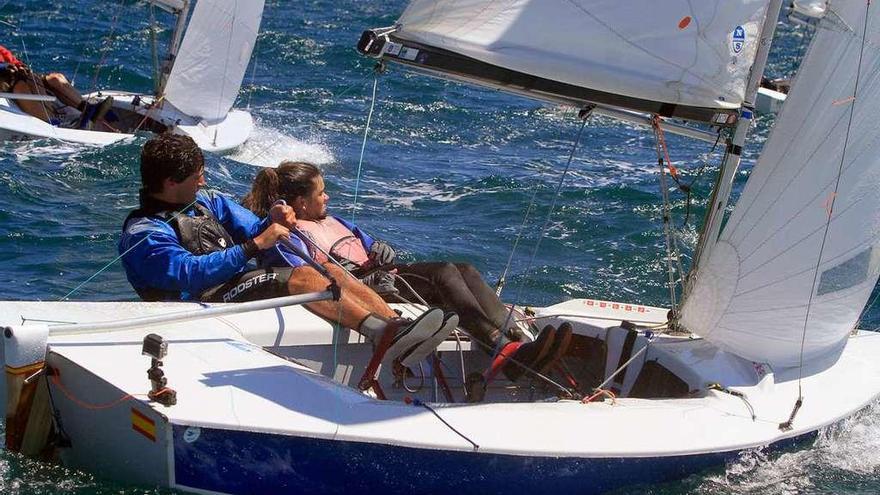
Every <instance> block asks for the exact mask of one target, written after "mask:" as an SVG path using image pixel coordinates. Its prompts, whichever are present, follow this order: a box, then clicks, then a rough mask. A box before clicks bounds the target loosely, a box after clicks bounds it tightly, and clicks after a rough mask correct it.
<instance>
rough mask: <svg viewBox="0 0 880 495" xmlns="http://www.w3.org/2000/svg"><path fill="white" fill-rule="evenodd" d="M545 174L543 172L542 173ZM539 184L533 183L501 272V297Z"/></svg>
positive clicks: (498, 287)
mask: <svg viewBox="0 0 880 495" xmlns="http://www.w3.org/2000/svg"><path fill="white" fill-rule="evenodd" d="M541 175H543V172H542V174H541ZM538 189H539V184H538V182H537V181H535V183H534V184H533V185H532V197H531V198H530V199H529V206H528V208H526V214H525V215H523V220H522V223H521V224H520V226H519V231H518V232H517V233H516V239H514V241H513V247H512V248H510V255H509V256H508V257H507V264H506V265H505V266H504V271H503V272H501V276H500V277H499V278H498V283H496V284H495V295H496V296H498V298H499V299H500V298H501V292H502V291H503V290H504V284H506V283H507V273H508V272H509V271H510V265H511V264H513V256H514V255H515V254H516V248H517V247H519V241H520V240H521V239H522V236H523V234H524V233H525V231H526V225H527V224H528V222H529V217H530V216H531V214H532V209H533V208H534V206H535V200H536V199H537V196H538Z"/></svg>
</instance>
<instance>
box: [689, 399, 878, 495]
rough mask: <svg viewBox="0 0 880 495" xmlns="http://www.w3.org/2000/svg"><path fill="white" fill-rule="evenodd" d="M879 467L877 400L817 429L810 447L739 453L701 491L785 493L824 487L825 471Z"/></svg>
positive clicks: (857, 471) (863, 472)
mask: <svg viewBox="0 0 880 495" xmlns="http://www.w3.org/2000/svg"><path fill="white" fill-rule="evenodd" d="M878 469H880V403H875V404H873V405H872V406H871V407H869V408H867V409H865V410H864V411H862V412H860V413H859V414H856V415H855V416H853V417H851V418H848V419H846V420H844V421H841V422H840V423H837V424H835V425H833V426H831V427H828V428H825V429H823V430H821V431H820V433H819V436H818V438H817V439H816V441H815V442H814V443H813V444H812V445H804V446H803V447H802V448H801V449H800V450H796V451H794V452H787V453H784V454H782V455H774V454H767V453H766V452H764V451H761V450H753V451H748V452H745V453H743V454H742V455H741V456H740V457H739V458H738V459H737V460H736V461H734V462H733V463H731V464H729V465H728V466H727V468H726V470H725V472H724V474H722V475H717V476H709V477H707V478H706V479H705V480H704V481H703V483H701V485H700V487H699V492H700V493H712V494H715V493H755V494H758V493H760V494H779V495H788V494H796V493H804V492H809V491H811V490H813V489H815V488H816V486H817V484H818V485H824V484H825V483H826V481H825V480H823V479H819V477H820V476H823V473H824V476H827V473H828V471H829V470H830V471H840V472H843V473H850V474H855V475H870V474H874V473H877V472H878Z"/></svg>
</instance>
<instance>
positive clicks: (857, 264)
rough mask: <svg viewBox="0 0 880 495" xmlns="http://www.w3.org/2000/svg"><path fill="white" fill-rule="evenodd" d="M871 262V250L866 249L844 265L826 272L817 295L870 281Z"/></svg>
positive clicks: (821, 279) (820, 279)
mask: <svg viewBox="0 0 880 495" xmlns="http://www.w3.org/2000/svg"><path fill="white" fill-rule="evenodd" d="M870 262H871V250H870V249H866V250H864V251H862V252H861V253H859V254H857V255H856V256H854V257H852V258H850V259H848V260H846V261H844V262H843V263H841V264H839V265H837V266H835V267H833V268H829V269H827V270H825V271H824V272H822V275H821V276H820V278H819V287H818V288H817V289H816V295H818V296H822V295H825V294H828V293H831V292H836V291H839V290H844V289H849V288H850V287H855V286H857V285H859V284H861V283H863V282H864V281H866V280H867V279H868V267H869V265H870Z"/></svg>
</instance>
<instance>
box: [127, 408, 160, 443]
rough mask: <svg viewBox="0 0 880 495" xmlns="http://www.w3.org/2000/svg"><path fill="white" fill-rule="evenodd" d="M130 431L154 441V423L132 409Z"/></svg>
mask: <svg viewBox="0 0 880 495" xmlns="http://www.w3.org/2000/svg"><path fill="white" fill-rule="evenodd" d="M131 429H132V430H134V431H136V432H138V433H140V434H141V435H143V436H145V437H147V438H148V439H150V440H152V441H153V442H155V441H156V422H155V421H153V420H152V419H150V418H148V417H146V416H145V415H144V413H142V412H140V411H138V410H137V409H134V408H132V409H131Z"/></svg>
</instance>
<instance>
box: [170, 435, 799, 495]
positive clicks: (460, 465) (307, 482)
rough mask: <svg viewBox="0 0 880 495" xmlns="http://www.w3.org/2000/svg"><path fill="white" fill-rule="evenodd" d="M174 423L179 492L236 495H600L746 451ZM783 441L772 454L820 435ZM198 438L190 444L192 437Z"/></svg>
mask: <svg viewBox="0 0 880 495" xmlns="http://www.w3.org/2000/svg"><path fill="white" fill-rule="evenodd" d="M186 429H187V427H186V426H180V425H175V426H174V463H175V476H176V481H177V484H178V485H182V486H183V487H191V488H197V489H201V490H208V491H217V492H224V493H232V494H254V495H257V494H279V493H309V494H315V493H320V494H334V493H340V494H342V493H344V494H346V495H352V494H357V493H381V494H394V493H400V494H407V495H411V494H413V493H430V494H432V495H435V494H449V495H463V494H465V493H481V494H485V493H510V490H515V492H516V493H528V494H529V495H538V494H544V493H547V494H556V495H558V494H561V493H577V494H590V493H602V492H605V491H608V490H612V489H615V488H620V487H623V486H627V485H634V484H642V483H658V482H664V481H671V480H675V479H680V478H683V477H686V476H688V475H690V474H693V473H696V472H699V471H703V470H705V469H708V468H710V467H714V466H718V465H721V464H722V463H724V462H726V461H728V460H731V459H733V458H735V457H736V456H737V454H738V453H739V452H721V453H712V454H700V455H690V456H675V457H648V458H608V459H583V458H580V459H579V458H554V457H525V456H513V455H502V454H482V453H479V452H449V451H440V450H430V449H415V448H410V447H395V446H390V445H382V444H369V443H360V442H343V441H334V440H321V439H310V438H302V437H293V436H283V435H275V434H267V433H253V432H245V431H233V430H219V429H209V428H202V429H201V433H200V435H199V436H198V438H197V439H196V440H195V441H194V442H191V443H188V442H186V441H184V432H185V430H186ZM815 436H816V433H815V432H813V433H809V434H806V435H802V436H800V437H797V438H794V439H790V440H786V441H783V442H777V443H776V444H774V445H773V448H774V449H776V448H785V447H788V446H791V445H792V444H794V443H797V442H800V441H803V440H809V439H812V438H815ZM190 439H191V438H190Z"/></svg>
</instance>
